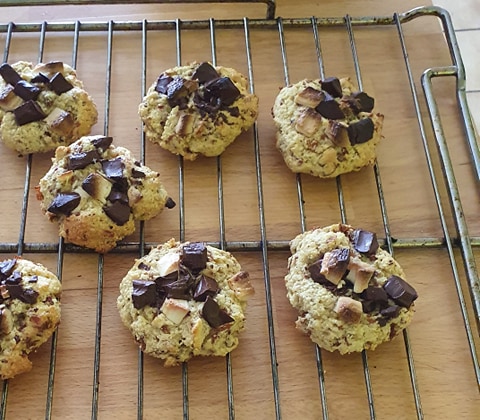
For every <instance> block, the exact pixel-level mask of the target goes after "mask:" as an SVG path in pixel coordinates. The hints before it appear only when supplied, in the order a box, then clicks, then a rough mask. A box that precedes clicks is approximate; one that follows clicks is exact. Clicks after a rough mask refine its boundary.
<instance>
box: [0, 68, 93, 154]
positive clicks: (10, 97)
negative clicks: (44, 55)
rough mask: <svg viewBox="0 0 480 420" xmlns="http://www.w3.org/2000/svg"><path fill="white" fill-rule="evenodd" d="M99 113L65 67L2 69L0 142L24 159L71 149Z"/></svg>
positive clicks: (81, 86)
mask: <svg viewBox="0 0 480 420" xmlns="http://www.w3.org/2000/svg"><path fill="white" fill-rule="evenodd" d="M97 117H98V113H97V108H96V106H95V103H94V101H93V99H92V97H91V96H90V95H89V94H88V93H87V92H86V91H85V90H84V89H83V82H82V81H81V80H79V79H78V78H77V74H76V72H75V70H74V69H73V68H72V67H70V66H69V65H68V64H65V63H62V62H60V61H52V62H48V63H40V64H37V65H34V64H32V63H29V62H25V61H19V62H17V63H14V64H12V65H10V64H8V63H4V64H2V65H0V138H1V140H2V141H3V142H4V143H5V145H6V146H7V147H9V148H10V149H13V150H16V151H17V152H18V153H21V154H28V153H40V152H48V151H50V150H55V148H56V147H58V146H62V145H63V146H66V145H69V144H71V143H73V142H74V141H75V140H77V139H79V138H80V137H82V136H85V135H87V134H89V133H90V129H91V128H92V126H93V125H94V124H95V123H96V122H97Z"/></svg>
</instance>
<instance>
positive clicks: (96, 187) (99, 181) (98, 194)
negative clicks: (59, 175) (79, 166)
mask: <svg viewBox="0 0 480 420" xmlns="http://www.w3.org/2000/svg"><path fill="white" fill-rule="evenodd" d="M82 188H83V189H84V190H85V191H86V192H87V193H88V194H90V196H92V197H93V198H95V199H97V200H99V201H101V202H102V203H105V202H106V200H107V197H108V196H109V195H110V192H111V190H112V183H111V182H110V181H109V180H108V179H106V178H104V177H103V176H102V175H100V174H99V173H97V172H92V173H91V174H90V175H88V176H87V177H86V178H85V180H84V181H83V182H82Z"/></svg>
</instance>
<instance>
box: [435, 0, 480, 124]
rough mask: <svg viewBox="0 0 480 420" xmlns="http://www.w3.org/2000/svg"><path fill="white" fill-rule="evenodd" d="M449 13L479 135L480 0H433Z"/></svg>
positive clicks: (469, 102)
mask: <svg viewBox="0 0 480 420" xmlns="http://www.w3.org/2000/svg"><path fill="white" fill-rule="evenodd" d="M433 3H434V4H435V5H437V6H441V7H443V8H445V9H447V10H448V11H449V12H450V15H451V17H452V21H453V26H454V28H455V33H456V37H457V41H458V45H459V46H460V51H461V54H462V59H463V63H464V65H465V71H466V75H467V100H468V104H469V107H470V111H471V114H472V118H473V120H474V122H475V125H476V128H477V132H478V133H480V0H461V1H452V0H433Z"/></svg>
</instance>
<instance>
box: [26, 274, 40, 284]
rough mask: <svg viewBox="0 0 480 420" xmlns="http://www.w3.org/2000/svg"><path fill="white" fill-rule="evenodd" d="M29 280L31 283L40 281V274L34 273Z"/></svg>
mask: <svg viewBox="0 0 480 420" xmlns="http://www.w3.org/2000/svg"><path fill="white" fill-rule="evenodd" d="M28 282H29V283H37V282H38V276H36V275H33V276H32V277H30V278H29V279H28Z"/></svg>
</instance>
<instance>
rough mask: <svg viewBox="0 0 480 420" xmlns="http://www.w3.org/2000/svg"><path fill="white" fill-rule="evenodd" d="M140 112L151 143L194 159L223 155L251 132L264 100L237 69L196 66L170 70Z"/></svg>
mask: <svg viewBox="0 0 480 420" xmlns="http://www.w3.org/2000/svg"><path fill="white" fill-rule="evenodd" d="M138 112H139V115H140V118H141V119H142V121H143V123H144V130H145V133H146V137H147V138H148V139H149V140H150V141H152V142H153V143H158V144H159V145H160V146H161V147H163V148H164V149H166V150H168V151H170V152H172V153H174V154H177V155H182V156H183V157H184V158H185V159H189V160H194V159H196V158H197V157H198V156H199V155H204V156H218V155H220V154H221V153H222V152H223V151H224V150H225V149H226V148H227V146H228V145H230V144H231V143H232V142H233V141H234V140H235V139H236V138H237V137H238V136H239V135H240V133H241V132H242V131H245V130H247V129H248V128H250V126H252V124H253V123H254V121H255V119H256V118H257V115H258V98H257V97H256V96H255V95H253V94H251V93H250V92H249V91H248V81H247V79H246V78H245V77H244V76H243V75H242V74H240V73H239V72H237V71H236V70H234V69H232V68H228V67H222V66H212V65H211V64H210V63H208V62H203V63H196V62H195V63H192V64H189V65H186V66H179V67H174V68H172V69H168V70H165V71H164V72H163V73H162V74H161V75H160V76H159V77H158V79H157V80H156V81H155V82H154V83H153V84H152V86H150V88H149V89H148V92H147V94H146V96H145V97H144V98H143V101H142V103H141V104H140V105H139V108H138Z"/></svg>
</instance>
